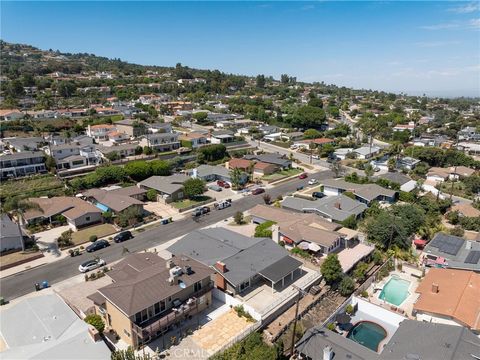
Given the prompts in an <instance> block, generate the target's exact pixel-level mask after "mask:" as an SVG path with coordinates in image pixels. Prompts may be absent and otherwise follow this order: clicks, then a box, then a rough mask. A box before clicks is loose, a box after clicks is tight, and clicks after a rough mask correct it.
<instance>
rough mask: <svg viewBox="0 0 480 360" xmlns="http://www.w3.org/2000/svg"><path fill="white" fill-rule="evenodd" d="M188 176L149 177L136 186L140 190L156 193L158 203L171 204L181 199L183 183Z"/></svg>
mask: <svg viewBox="0 0 480 360" xmlns="http://www.w3.org/2000/svg"><path fill="white" fill-rule="evenodd" d="M188 179H190V177H189V176H186V175H182V174H175V175H170V176H151V177H149V178H148V179H145V180H143V181H140V182H139V183H138V184H137V186H138V187H140V188H141V189H146V190H149V189H154V190H156V191H157V193H158V197H157V198H158V201H161V202H164V203H171V202H174V201H178V200H182V199H183V196H184V194H183V183H184V182H185V181H187V180H188Z"/></svg>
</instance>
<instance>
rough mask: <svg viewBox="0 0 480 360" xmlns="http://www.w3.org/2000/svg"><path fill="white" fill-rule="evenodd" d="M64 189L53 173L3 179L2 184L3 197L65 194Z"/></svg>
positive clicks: (0, 192)
mask: <svg viewBox="0 0 480 360" xmlns="http://www.w3.org/2000/svg"><path fill="white" fill-rule="evenodd" d="M64 191H65V189H64V186H63V183H62V182H61V181H60V180H59V179H58V178H56V177H55V176H53V175H41V176H35V177H31V178H25V179H17V180H8V181H2V183H1V184H0V198H1V199H5V198H7V197H10V196H17V195H22V196H25V197H38V196H46V195H64Z"/></svg>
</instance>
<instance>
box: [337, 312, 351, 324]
mask: <svg viewBox="0 0 480 360" xmlns="http://www.w3.org/2000/svg"><path fill="white" fill-rule="evenodd" d="M335 320H336V321H337V323H339V324H348V323H349V322H350V320H351V317H350V315H347V314H345V313H343V314H338V315H337V317H336V318H335Z"/></svg>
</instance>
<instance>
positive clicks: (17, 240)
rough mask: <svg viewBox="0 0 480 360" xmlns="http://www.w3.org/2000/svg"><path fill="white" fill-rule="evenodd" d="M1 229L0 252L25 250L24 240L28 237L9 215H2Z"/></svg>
mask: <svg viewBox="0 0 480 360" xmlns="http://www.w3.org/2000/svg"><path fill="white" fill-rule="evenodd" d="M0 228H1V231H0V252H4V251H9V250H22V249H23V248H24V240H25V238H27V236H26V235H25V234H24V232H23V231H22V229H21V227H20V226H19V225H18V224H17V223H15V222H14V221H13V220H12V219H10V216H8V215H7V214H2V215H1V220H0Z"/></svg>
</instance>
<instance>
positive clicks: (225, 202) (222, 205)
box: [213, 199, 232, 210]
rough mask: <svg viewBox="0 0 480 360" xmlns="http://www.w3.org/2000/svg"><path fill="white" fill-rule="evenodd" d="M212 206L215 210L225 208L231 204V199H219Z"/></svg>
mask: <svg viewBox="0 0 480 360" xmlns="http://www.w3.org/2000/svg"><path fill="white" fill-rule="evenodd" d="M213 206H214V207H215V209H217V210H222V209H225V208H227V207H230V206H232V200H231V199H227V200H222V201H219V202H217V203H215V204H214V205H213Z"/></svg>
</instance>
